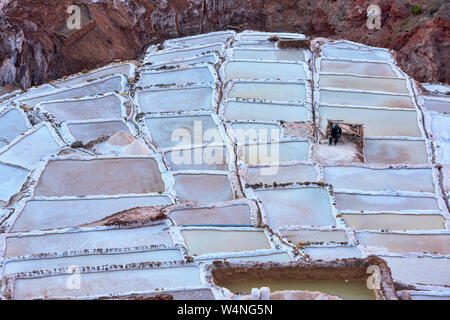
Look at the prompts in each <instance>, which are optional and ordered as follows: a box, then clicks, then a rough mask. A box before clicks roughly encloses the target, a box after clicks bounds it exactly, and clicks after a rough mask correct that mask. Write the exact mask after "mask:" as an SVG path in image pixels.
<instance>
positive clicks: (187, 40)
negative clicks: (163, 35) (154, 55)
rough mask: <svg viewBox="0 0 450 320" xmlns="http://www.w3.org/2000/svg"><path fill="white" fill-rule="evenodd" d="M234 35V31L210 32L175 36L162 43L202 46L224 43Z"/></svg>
mask: <svg viewBox="0 0 450 320" xmlns="http://www.w3.org/2000/svg"><path fill="white" fill-rule="evenodd" d="M233 36H234V32H229V31H223V32H211V33H209V34H205V35H196V36H191V37H184V38H177V39H170V40H167V41H166V42H165V43H164V44H165V45H168V46H187V47H190V46H202V45H208V44H214V43H225V42H227V41H228V39H230V38H231V37H233Z"/></svg>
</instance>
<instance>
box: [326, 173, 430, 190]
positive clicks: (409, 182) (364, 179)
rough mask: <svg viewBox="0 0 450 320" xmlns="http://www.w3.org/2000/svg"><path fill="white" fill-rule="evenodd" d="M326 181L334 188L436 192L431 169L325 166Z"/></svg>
mask: <svg viewBox="0 0 450 320" xmlns="http://www.w3.org/2000/svg"><path fill="white" fill-rule="evenodd" d="M324 175H325V182H326V183H329V184H331V185H333V188H334V189H351V190H365V191H382V190H398V191H414V192H431V193H434V183H433V178H432V172H431V169H370V168H359V167H325V168H324Z"/></svg>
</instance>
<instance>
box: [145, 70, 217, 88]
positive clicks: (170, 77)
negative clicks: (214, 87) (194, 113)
mask: <svg viewBox="0 0 450 320" xmlns="http://www.w3.org/2000/svg"><path fill="white" fill-rule="evenodd" d="M197 82H214V78H213V76H212V74H211V70H210V69H209V68H208V67H194V68H180V69H174V70H152V71H150V70H149V71H144V72H141V77H140V79H139V82H138V86H140V87H146V86H154V85H157V84H177V85H183V84H186V83H197Z"/></svg>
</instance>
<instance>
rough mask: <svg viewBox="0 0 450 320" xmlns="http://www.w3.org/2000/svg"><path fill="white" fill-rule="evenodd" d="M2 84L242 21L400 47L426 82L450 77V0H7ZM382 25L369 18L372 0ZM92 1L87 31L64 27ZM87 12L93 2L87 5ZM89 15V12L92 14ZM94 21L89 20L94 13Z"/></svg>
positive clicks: (52, 75) (1, 16) (1, 12)
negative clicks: (74, 7)
mask: <svg viewBox="0 0 450 320" xmlns="http://www.w3.org/2000/svg"><path fill="white" fill-rule="evenodd" d="M2 3H3V4H5V3H6V5H4V6H3V8H1V6H0V87H1V86H4V85H5V84H9V83H15V84H18V85H20V86H21V87H23V88H28V87H30V86H33V85H38V84H41V83H44V82H48V81H50V80H53V79H56V78H59V77H61V76H63V75H68V74H72V73H75V72H79V71H81V70H83V69H91V68H94V67H98V66H101V65H104V64H107V63H109V62H111V61H113V60H114V59H122V60H123V59H133V58H135V57H136V56H138V55H139V54H140V52H142V49H143V48H144V46H145V45H146V44H149V43H156V42H160V41H162V40H164V39H167V38H174V37H181V36H186V35H193V34H198V33H203V32H211V31H217V30H224V29H229V28H234V29H235V30H244V29H257V30H266V31H286V32H301V33H305V34H306V35H308V36H310V37H316V36H322V37H330V38H335V39H348V40H352V41H357V42H361V43H365V44H368V45H371V46H380V47H387V48H390V49H394V50H396V51H397V52H398V61H399V63H400V64H401V66H402V68H403V69H404V70H405V71H406V72H408V73H409V74H410V75H411V76H413V77H414V78H416V79H417V80H419V81H421V82H436V81H438V82H446V83H450V62H449V60H450V58H449V57H450V54H449V53H450V52H449V51H450V49H449V41H450V40H449V39H450V36H449V35H450V3H448V1H446V0H427V1H424V0H314V1H313V0H295V1H294V0H155V1H148V0H129V1H119V0H99V1H97V2H95V3H93V2H90V1H87V0H70V1H69V0H46V1H42V0H3V1H2ZM374 3H375V4H378V5H379V6H380V8H381V10H382V27H381V29H380V30H375V31H370V30H368V28H367V27H366V21H367V18H366V10H367V7H368V6H369V5H371V4H374ZM71 4H78V5H81V6H85V7H86V8H88V11H89V12H90V15H91V17H90V20H92V21H93V23H90V24H86V26H85V27H83V28H84V29H83V30H82V31H81V32H78V33H76V34H73V35H69V36H70V39H67V33H68V31H67V30H65V29H64V26H65V23H66V21H67V18H68V16H69V14H68V13H66V10H67V7H68V6H69V5H71ZM83 12H85V11H83ZM85 20H89V19H85ZM85 22H86V21H85Z"/></svg>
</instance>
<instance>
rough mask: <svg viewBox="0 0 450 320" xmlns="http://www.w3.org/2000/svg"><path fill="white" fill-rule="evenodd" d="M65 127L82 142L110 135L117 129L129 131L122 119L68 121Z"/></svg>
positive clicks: (85, 142)
mask: <svg viewBox="0 0 450 320" xmlns="http://www.w3.org/2000/svg"><path fill="white" fill-rule="evenodd" d="M67 128H68V130H69V132H70V134H71V135H72V136H73V138H74V140H75V141H81V142H82V143H83V144H87V143H88V142H90V141H93V140H96V139H98V138H100V137H103V136H108V137H109V136H112V135H113V134H115V133H117V132H119V131H125V132H127V133H129V132H130V130H129V129H128V127H127V125H126V124H125V122H123V121H102V122H82V123H68V124H67Z"/></svg>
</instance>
